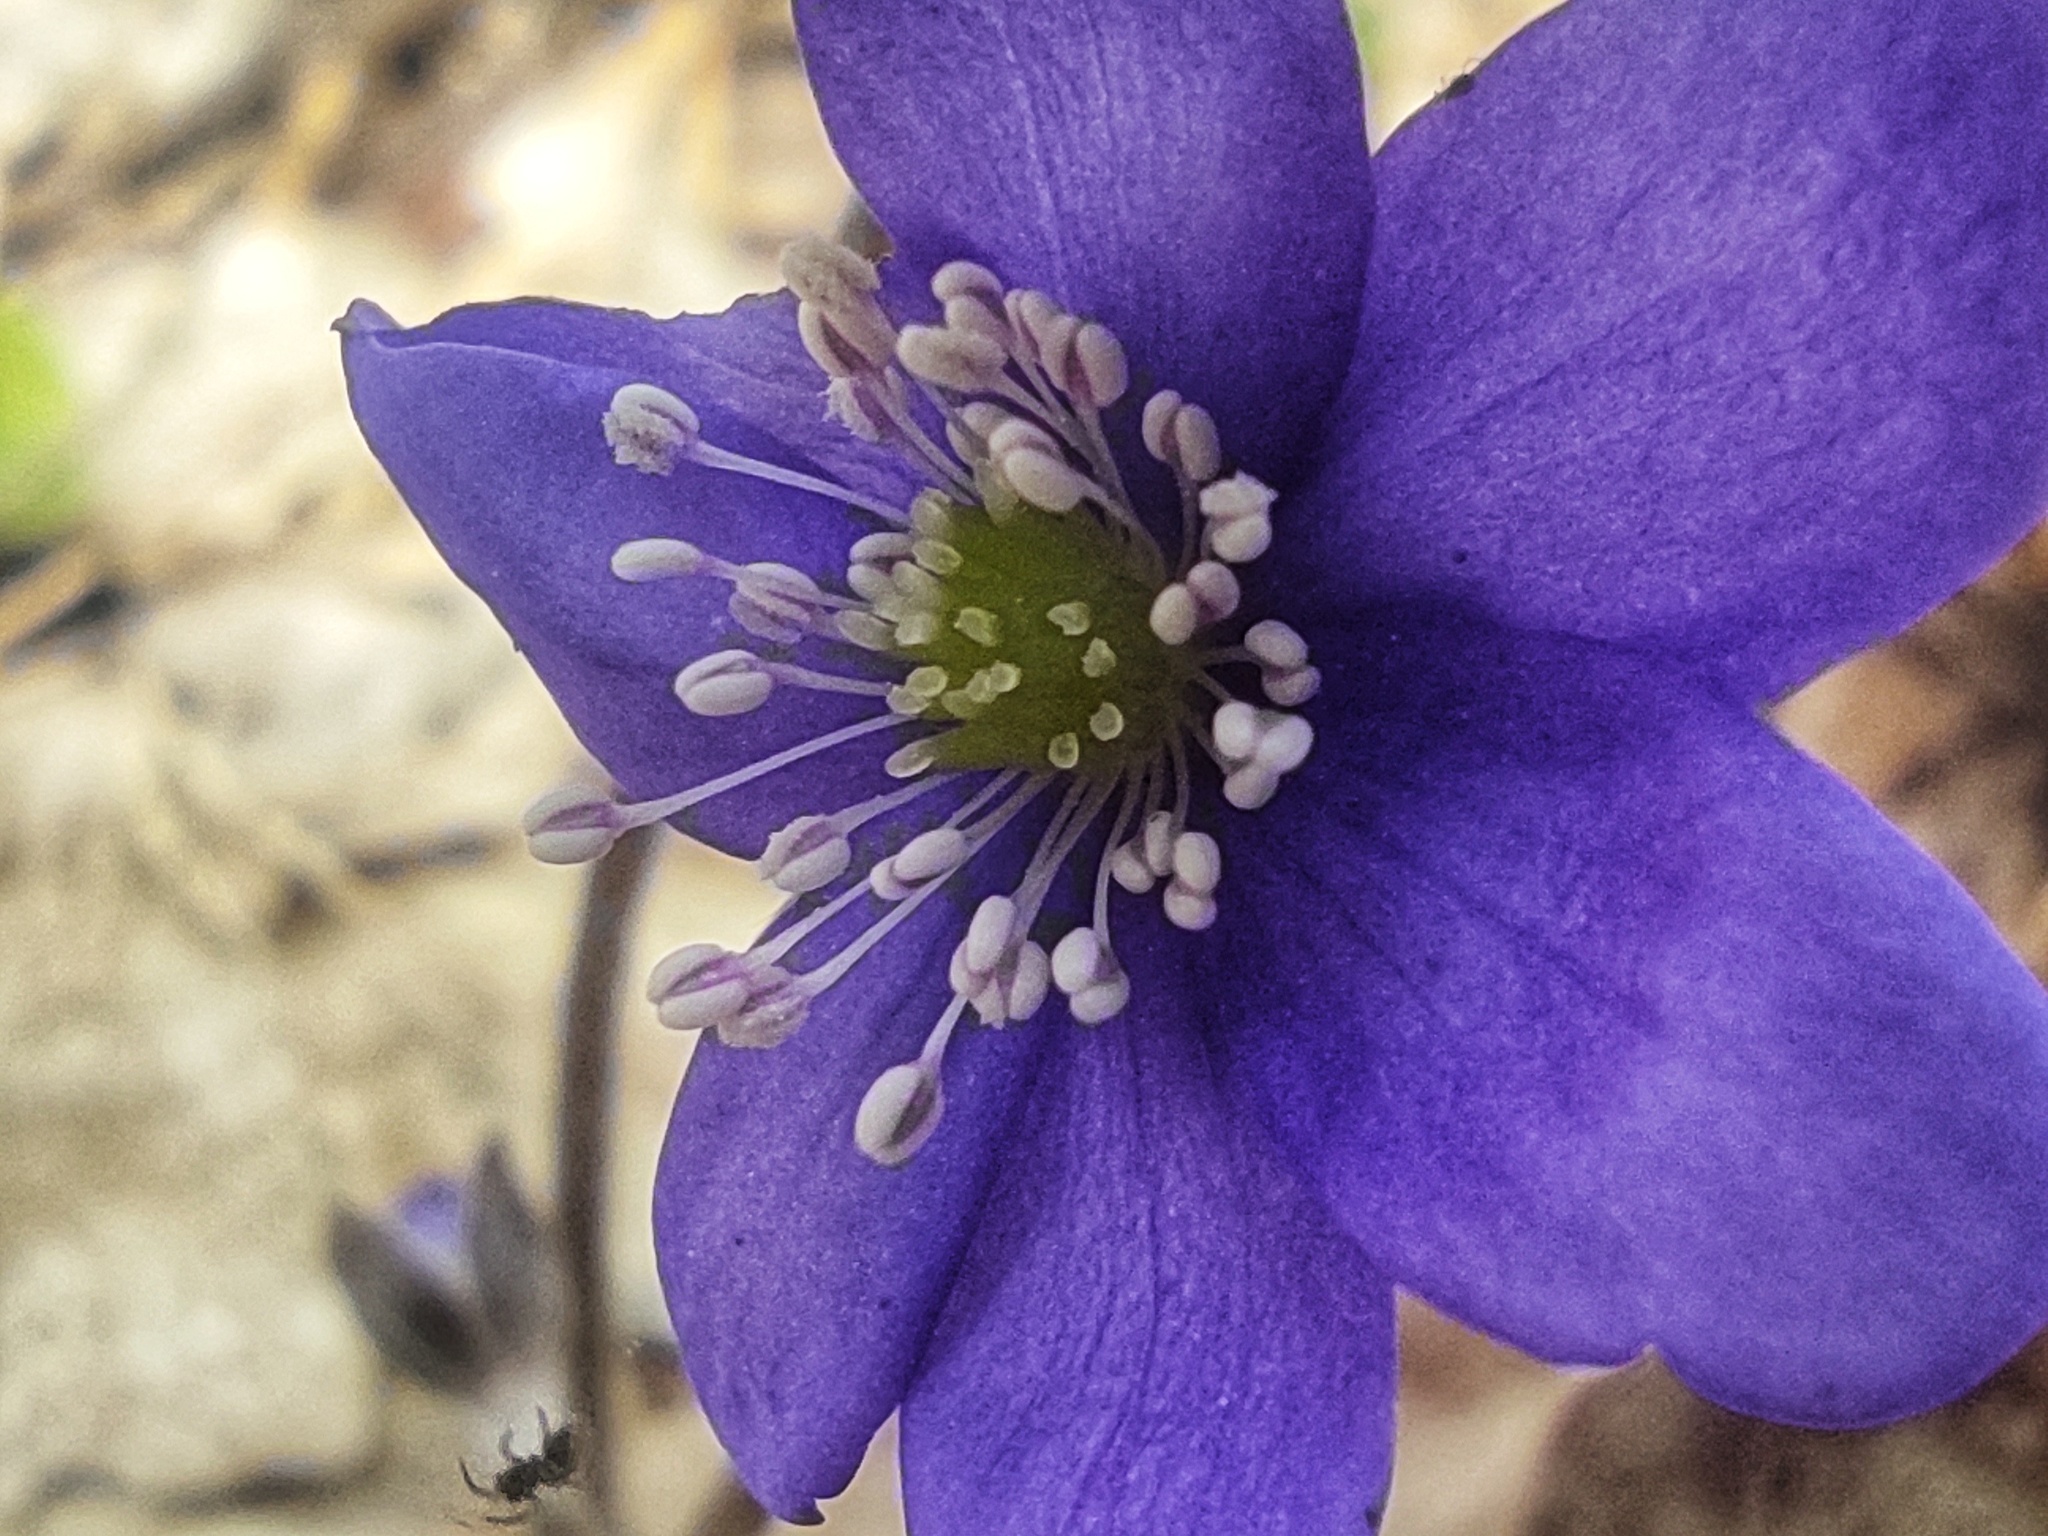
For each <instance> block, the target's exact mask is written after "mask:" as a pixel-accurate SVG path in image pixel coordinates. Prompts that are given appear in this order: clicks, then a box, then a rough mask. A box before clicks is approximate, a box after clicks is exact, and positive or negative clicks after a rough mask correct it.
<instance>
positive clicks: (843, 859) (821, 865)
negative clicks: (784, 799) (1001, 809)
mask: <svg viewBox="0 0 2048 1536" xmlns="http://www.w3.org/2000/svg"><path fill="white" fill-rule="evenodd" d="M955 777H956V775H954V774H950V773H942V774H938V775H935V776H934V777H932V778H929V779H925V780H923V781H922V782H920V783H916V784H912V785H910V786H909V787H908V788H905V789H895V790H890V791H888V792H886V793H884V794H879V795H876V796H874V797H873V798H871V799H868V800H863V801H861V802H860V803H859V804H858V805H850V806H847V807H846V808H845V809H844V810H839V811H834V812H833V813H832V814H831V815H830V816H799V817H797V818H796V819H795V820H794V821H792V822H790V823H788V824H787V825H786V826H784V827H782V828H781V829H780V830H778V831H776V832H773V833H771V834H769V838H768V846H767V847H766V848H764V849H763V850H762V853H761V857H760V858H759V859H758V860H756V861H755V865H754V867H755V868H756V869H757V870H758V871H759V872H760V874H761V876H762V878H764V879H766V880H768V881H769V882H770V883H771V884H773V885H775V886H777V887H778V888H779V889H781V890H785V891H788V892H789V893H790V894H791V895H793V896H798V895H802V894H804V893H805V892H808V891H815V890H819V889H822V888H823V887H825V886H827V885H830V884H831V883H832V882H833V881H834V880H837V879H838V878H839V877H840V876H841V875H842V874H844V873H845V872H846V869H847V867H848V865H850V864H851V863H852V862H853V844H852V842H851V840H850V839H849V838H848V836H847V834H848V833H850V832H853V831H856V830H857V829H859V828H860V827H863V826H865V825H866V824H867V823H868V822H870V821H872V820H873V819H874V818H875V817H877V816H881V815H884V814H886V813H888V812H890V811H893V810H895V809H897V808H898V807H899V806H904V805H908V804H909V803H910V802H911V801H913V800H915V799H917V798H918V797H919V796H920V795H925V794H929V793H930V792H931V791H932V790H934V789H937V788H938V787H939V786H940V785H941V784H947V783H950V782H952V780H953V779H954V778H955ZM986 793H987V791H984V794H986ZM978 803H979V797H977V799H976V800H970V801H969V802H968V803H967V805H966V806H964V807H962V809H961V811H960V812H957V813H956V815H971V814H973V808H974V807H975V806H976V805H977V804H978Z"/></svg>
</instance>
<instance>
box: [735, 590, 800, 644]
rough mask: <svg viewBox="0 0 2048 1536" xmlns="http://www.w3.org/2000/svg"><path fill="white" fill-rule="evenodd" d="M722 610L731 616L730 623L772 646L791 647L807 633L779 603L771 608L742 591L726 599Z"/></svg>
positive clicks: (798, 619) (798, 621) (797, 620)
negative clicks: (768, 642)
mask: <svg viewBox="0 0 2048 1536" xmlns="http://www.w3.org/2000/svg"><path fill="white" fill-rule="evenodd" d="M725 611H726V612H727V613H729V614H731V615H732V621H733V623H735V624H737V625H739V627H740V628H741V629H744V630H745V631H746V632H747V633H748V634H750V635H757V636H759V637H760V638H761V639H763V640H767V641H770V642H772V643H773V644H775V645H795V644H796V643H797V641H799V640H801V639H803V637H804V635H805V634H806V633H807V632H808V626H807V625H806V624H805V623H804V622H803V620H802V619H801V618H797V619H792V618H790V617H789V615H788V612H787V610H786V609H785V608H784V607H783V606H782V605H781V604H777V605H775V606H774V607H772V608H771V607H769V606H767V605H765V604H762V603H757V602H755V601H754V600H753V599H752V598H750V597H748V596H747V594H746V593H744V592H735V593H733V595H732V596H731V597H729V598H727V599H726V600H725Z"/></svg>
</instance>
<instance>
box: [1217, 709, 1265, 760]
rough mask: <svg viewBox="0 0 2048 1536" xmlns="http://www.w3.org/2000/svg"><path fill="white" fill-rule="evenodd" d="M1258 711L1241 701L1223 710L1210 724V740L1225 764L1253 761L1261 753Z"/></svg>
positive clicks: (1219, 710) (1220, 710)
mask: <svg viewBox="0 0 2048 1536" xmlns="http://www.w3.org/2000/svg"><path fill="white" fill-rule="evenodd" d="M1259 736H1260V728H1259V712H1258V711H1257V710H1256V709H1254V708H1253V707H1252V706H1251V705H1249V704H1247V703H1245V702H1244V700H1242V699H1232V700H1231V701H1230V702H1229V703H1228V704H1225V705H1223V706H1222V707H1220V708H1219V709H1218V710H1217V711H1216V713H1215V714H1214V715H1213V716H1212V717H1211V718H1210V721H1209V739H1210V740H1211V741H1213V742H1214V743H1215V744H1216V751H1217V754H1218V755H1219V756H1221V757H1222V759H1223V760H1224V761H1225V762H1226V763H1230V764H1233V765H1235V764H1237V763H1245V762H1250V761H1251V759H1252V755H1253V754H1254V753H1256V752H1257V751H1258V750H1259Z"/></svg>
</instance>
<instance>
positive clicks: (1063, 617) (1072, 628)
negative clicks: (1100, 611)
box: [1045, 603, 1094, 637]
mask: <svg viewBox="0 0 2048 1536" xmlns="http://www.w3.org/2000/svg"><path fill="white" fill-rule="evenodd" d="M1045 616H1046V618H1047V619H1048V620H1050V621H1051V623H1052V626H1053V628H1054V629H1057V630H1058V631H1059V632H1060V633H1061V634H1063V635H1066V636H1069V637H1072V636H1074V635H1085V634H1087V633H1088V626H1089V624H1090V623H1091V622H1093V619H1094V615H1093V614H1091V613H1089V611H1088V605H1087V604H1086V603H1054V604H1053V605H1052V607H1050V608H1048V609H1046V610H1045Z"/></svg>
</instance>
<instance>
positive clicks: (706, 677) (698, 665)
mask: <svg viewBox="0 0 2048 1536" xmlns="http://www.w3.org/2000/svg"><path fill="white" fill-rule="evenodd" d="M774 691H775V678H774V677H773V675H771V674H770V672H769V671H768V669H767V668H766V667H765V666H763V665H762V663H761V660H760V658H759V657H757V656H756V655H755V654H754V653H753V652H752V651H714V652H713V653H712V654H711V655H709V656H700V657H698V658H697V659H696V660H695V661H693V662H691V663H690V664H689V665H688V666H687V667H685V668H683V670H682V671H680V672H678V673H677V674H676V680H675V695H676V697H677V698H678V699H680V700H681V701H682V705H683V708H685V709H687V710H688V711H689V712H690V713H691V714H693V715H708V716H714V717H715V716H720V715H744V714H746V713H747V712H748V711H750V710H754V709H759V708H760V707H761V705H762V704H764V703H766V702H767V699H768V695H769V694H771V693H773V692H774Z"/></svg>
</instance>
